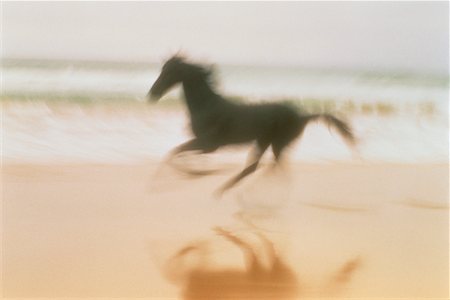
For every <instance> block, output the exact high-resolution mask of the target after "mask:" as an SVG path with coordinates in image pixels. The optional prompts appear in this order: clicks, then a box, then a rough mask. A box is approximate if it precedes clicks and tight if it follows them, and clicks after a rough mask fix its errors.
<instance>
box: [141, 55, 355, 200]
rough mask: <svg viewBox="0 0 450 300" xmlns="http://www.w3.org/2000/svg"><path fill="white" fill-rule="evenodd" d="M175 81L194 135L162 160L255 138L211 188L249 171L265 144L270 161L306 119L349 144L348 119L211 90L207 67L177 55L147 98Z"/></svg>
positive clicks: (154, 97) (210, 73) (351, 139)
mask: <svg viewBox="0 0 450 300" xmlns="http://www.w3.org/2000/svg"><path fill="white" fill-rule="evenodd" d="M179 83H181V84H182V87H183V92H184V98H185V101H186V105H187V108H188V112H189V116H190V119H191V129H192V133H193V135H194V138H193V139H191V140H189V141H187V142H185V143H183V144H181V145H179V146H178V147H176V148H174V149H173V150H172V151H171V152H170V154H169V156H168V159H167V161H170V160H172V159H173V158H174V157H176V156H178V155H180V154H181V153H183V152H186V151H200V152H201V153H211V152H214V151H216V150H217V149H219V148H220V147H223V146H227V145H238V144H247V143H251V142H254V143H255V146H254V147H253V149H252V150H251V152H250V154H249V157H248V161H247V164H246V166H245V167H244V169H243V170H242V171H241V172H239V173H238V174H237V175H235V176H233V177H232V178H231V179H229V180H228V181H227V182H226V183H225V184H224V185H223V186H222V187H221V188H220V189H219V190H218V191H217V192H218V194H219V195H221V194H222V193H224V192H225V191H227V190H229V189H230V188H232V187H233V186H235V185H236V184H237V183H238V182H240V181H241V180H242V179H243V178H245V177H247V176H248V175H250V174H252V173H253V172H255V171H256V169H257V168H258V165H259V162H260V159H261V157H262V155H263V154H264V152H265V151H266V150H267V149H268V148H269V146H271V147H272V152H273V155H274V158H275V163H276V164H277V163H279V162H280V159H281V157H282V155H283V153H284V150H285V149H286V147H287V146H288V145H289V144H291V143H292V142H293V141H294V140H295V139H297V138H299V137H300V136H301V135H302V133H303V131H304V129H305V127H306V125H307V124H309V123H310V122H311V121H314V120H320V121H322V122H324V123H325V124H327V125H328V126H329V127H333V128H335V129H336V130H337V132H338V133H339V134H340V135H341V136H342V137H343V139H344V140H345V141H346V142H347V144H349V145H350V146H353V145H354V144H355V137H354V135H353V133H352V129H351V127H350V125H349V124H347V123H346V122H344V121H342V120H340V119H338V118H337V117H335V116H333V115H331V114H305V113H300V112H299V111H298V110H297V109H296V108H294V107H292V106H290V105H288V104H286V103H258V104H245V103H236V102H234V101H232V100H230V99H227V98H226V97H224V96H222V95H220V94H219V93H218V92H217V91H216V88H215V85H214V81H213V71H212V69H211V68H208V67H206V66H204V65H201V64H197V63H192V62H190V61H189V60H187V59H186V58H185V57H182V56H179V55H175V56H173V57H171V58H170V59H168V60H167V61H166V62H165V63H164V65H163V67H162V69H161V73H160V75H159V76H158V78H157V79H156V81H155V82H154V83H153V85H152V87H151V88H150V90H149V92H148V94H147V98H148V99H149V101H150V102H157V101H158V100H159V99H160V98H161V97H162V96H163V95H164V94H165V93H167V91H169V90H170V89H171V88H172V87H174V86H175V85H177V84H179Z"/></svg>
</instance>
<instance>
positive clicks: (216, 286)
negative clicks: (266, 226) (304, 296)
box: [165, 228, 299, 300]
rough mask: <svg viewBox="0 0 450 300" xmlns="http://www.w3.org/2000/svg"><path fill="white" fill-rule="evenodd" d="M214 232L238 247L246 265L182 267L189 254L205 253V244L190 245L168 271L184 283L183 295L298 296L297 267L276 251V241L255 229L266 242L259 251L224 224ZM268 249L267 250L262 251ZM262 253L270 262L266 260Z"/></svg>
mask: <svg viewBox="0 0 450 300" xmlns="http://www.w3.org/2000/svg"><path fill="white" fill-rule="evenodd" d="M215 232H216V233H217V234H218V235H219V236H221V237H223V238H225V239H226V240H227V241H229V242H231V243H232V244H233V245H234V246H236V247H238V248H239V249H240V250H241V251H242V253H243V254H244V261H245V267H244V268H242V269H241V268H227V269H219V270H214V269H211V268H208V267H207V266H206V265H205V264H201V265H200V266H197V267H195V268H192V269H188V270H183V269H184V268H183V266H184V262H183V260H185V259H187V256H188V255H189V254H192V253H193V252H197V254H199V255H200V256H201V255H204V253H203V254H202V250H203V249H201V248H202V246H203V245H202V244H196V245H190V246H187V247H184V248H183V249H181V250H180V251H178V252H177V253H176V254H175V255H174V256H173V257H172V258H171V259H169V261H168V263H167V265H166V268H165V273H166V276H167V277H168V278H170V279H171V280H172V281H173V282H175V283H176V284H178V285H181V286H182V298H183V299H184V300H194V299H209V300H219V299H254V298H257V299H279V300H283V299H295V298H298V296H299V285H298V282H297V278H296V275H295V273H294V271H293V270H292V269H291V268H290V267H289V266H288V265H287V264H286V263H285V262H284V261H283V259H282V258H281V257H280V256H279V255H278V254H277V252H276V250H275V247H274V245H273V243H272V242H271V241H270V240H269V239H267V238H266V237H265V236H264V235H262V234H261V233H255V235H257V236H258V237H259V239H260V240H261V241H262V242H263V245H264V247H263V248H264V250H263V251H257V250H256V248H257V247H255V245H252V244H251V243H249V242H247V241H245V240H243V239H241V238H239V237H238V236H237V235H235V234H233V233H231V232H230V231H227V230H225V229H223V228H216V229H215ZM262 252H265V253H262ZM263 254H266V255H267V257H268V262H269V264H268V265H267V264H264V262H263Z"/></svg>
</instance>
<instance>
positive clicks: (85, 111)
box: [1, 60, 449, 163]
mask: <svg viewBox="0 0 450 300" xmlns="http://www.w3.org/2000/svg"><path fill="white" fill-rule="evenodd" d="M213 67H214V69H215V70H216V71H215V81H216V84H215V88H216V89H217V90H218V92H219V93H222V94H223V95H226V96H228V97H230V98H231V99H233V100H234V101H243V102H267V101H272V102H276V101H288V102H290V103H292V104H294V105H296V106H298V108H299V110H303V111H304V112H305V113H312V112H314V113H317V112H327V113H333V114H336V115H337V116H339V117H341V118H344V119H346V120H347V121H348V122H349V123H350V124H351V125H352V127H353V128H354V131H355V134H356V136H357V138H358V146H357V151H358V154H357V158H358V160H363V161H367V162H383V161H385V162H397V163H422V162H423V163H429V162H432V163H443V162H448V153H449V152H448V145H449V143H448V141H449V131H448V125H449V123H448V112H449V110H448V100H449V90H448V89H449V79H448V76H447V75H443V76H442V75H441V76H437V75H430V74H408V73H392V72H391V73H380V72H378V73H377V72H370V71H352V70H345V71H343V70H324V69H321V70H315V69H307V68H302V67H292V66H230V65H224V66H222V65H217V66H213ZM1 71H2V74H1V75H2V150H3V151H2V158H3V162H46V163H47V162H139V161H142V160H146V159H148V160H151V159H161V158H162V157H163V156H164V155H165V154H166V153H167V152H168V151H170V149H171V148H173V147H175V146H176V145H177V144H180V143H182V142H184V141H186V140H188V139H189V138H190V137H191V133H190V130H189V119H188V117H187V115H186V112H185V107H184V103H183V94H182V91H181V90H180V88H175V89H174V90H172V91H171V92H170V93H168V94H167V95H166V96H165V97H163V98H162V99H161V100H160V101H159V102H158V103H157V104H150V103H148V102H147V100H146V98H145V95H146V94H147V92H148V90H149V88H150V86H151V85H152V83H153V82H154V81H155V79H156V78H157V76H158V74H159V71H160V66H159V65H157V64H145V63H104V62H62V61H19V60H5V61H3V63H2V70H1ZM247 151H248V148H242V149H238V150H232V151H230V150H225V151H218V153H217V154H214V155H215V159H219V160H220V159H222V160H230V161H238V162H240V161H241V160H239V159H241V158H240V157H242V159H244V158H245V156H246V152H247ZM290 152H291V153H290V155H289V157H290V159H291V160H298V161H311V162H330V161H354V160H355V151H350V150H349V149H348V147H347V146H346V145H345V143H343V141H342V139H341V138H340V137H339V136H338V135H337V133H336V132H334V131H333V130H331V131H329V130H328V128H327V127H326V126H323V125H320V124H319V123H313V124H311V125H309V126H308V127H307V130H306V131H305V133H304V135H303V136H302V138H301V139H300V140H299V141H297V142H296V143H294V145H292V149H291V151H290ZM237 157H239V158H237ZM269 159H270V156H269ZM242 162H243V161H242Z"/></svg>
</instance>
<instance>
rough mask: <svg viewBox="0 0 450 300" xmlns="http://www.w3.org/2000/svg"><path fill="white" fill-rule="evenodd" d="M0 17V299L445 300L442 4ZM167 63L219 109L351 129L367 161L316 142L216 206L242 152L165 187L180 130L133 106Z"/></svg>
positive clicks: (86, 8) (445, 30) (164, 115)
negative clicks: (182, 70) (207, 82)
mask: <svg viewBox="0 0 450 300" xmlns="http://www.w3.org/2000/svg"><path fill="white" fill-rule="evenodd" d="M0 7H1V48H2V59H1V106H2V116H1V117H2V163H3V164H2V174H1V175H2V198H3V199H2V206H1V207H0V208H1V209H2V212H3V214H2V218H3V219H2V232H1V233H2V235H3V236H2V238H3V239H2V242H3V248H2V250H3V253H2V254H3V255H2V259H3V261H2V271H3V272H2V275H3V283H4V284H3V289H4V294H3V295H4V296H6V297H29V298H30V297H32V298H35V297H64V298H65V299H66V298H67V297H103V298H104V299H105V297H114V298H117V297H124V298H127V299H129V298H130V297H134V298H141V299H142V298H143V297H146V298H149V299H150V298H151V299H156V298H157V297H160V298H159V299H177V298H176V297H180V296H181V298H183V299H197V298H201V297H200V296H203V299H224V296H223V295H224V292H225V291H227V290H229V292H230V293H231V292H232V290H233V289H234V290H235V291H238V292H239V293H241V294H242V293H243V294H244V295H249V294H252V296H255V295H258V296H261V297H262V296H266V298H265V299H271V298H272V299H277V300H280V299H292V298H293V297H295V296H302V297H303V296H305V297H306V296H310V297H322V299H323V297H335V296H336V297H337V296H342V299H349V298H354V299H356V298H359V299H365V298H372V299H374V297H379V299H386V298H392V297H397V298H405V299H416V298H417V299H418V298H426V297H434V298H436V297H440V298H445V297H447V296H448V287H449V286H448V282H449V280H448V270H449V268H448V261H449V260H448V253H449V251H448V245H449V244H448V236H449V235H448V221H449V218H448V216H449V214H448V208H449V204H448V182H449V181H448V155H449V128H448V127H449V118H448V116H449V106H448V105H449V104H448V103H449V101H448V100H449V26H448V25H449V3H448V2H445V1H441V2H425V1H423V2H391V1H380V2H143V1H142V2H137V1H136V2H127V1H123V2H122V1H119V2H56V1H54V2H5V1H2V2H1V3H0ZM178 52H181V53H183V54H184V55H186V56H187V57H188V59H190V60H192V61H193V62H198V63H202V64H206V65H213V66H214V68H215V79H216V81H217V89H218V92H219V93H221V94H223V95H225V96H228V97H229V98H230V99H233V100H236V101H242V102H249V103H254V102H260V101H262V102H266V101H273V102H277V101H287V102H290V103H291V104H293V105H295V106H297V107H298V109H299V110H302V111H304V112H305V113H321V112H328V113H332V114H334V115H336V116H338V117H339V118H342V119H345V120H347V121H348V122H349V123H350V124H351V125H352V127H353V128H354V131H355V134H356V136H357V138H358V140H359V143H358V150H359V154H360V158H361V160H356V159H354V158H355V157H353V156H352V152H351V151H350V150H349V149H348V147H347V146H346V145H345V144H344V143H343V141H342V139H341V138H340V137H339V136H338V135H336V134H334V133H333V132H331V133H330V131H329V130H328V128H326V126H323V125H321V124H311V125H308V127H307V128H306V131H305V133H304V135H303V137H302V139H301V142H298V143H296V145H294V146H293V147H292V151H291V155H290V157H288V159H287V160H288V161H289V162H290V163H289V164H286V168H287V169H282V170H283V171H286V172H278V173H277V172H272V173H271V172H269V170H268V168H266V169H264V168H262V169H263V170H261V171H258V172H257V173H256V174H255V175H254V176H253V175H252V177H251V178H249V179H248V180H246V181H245V182H244V183H242V184H241V185H240V186H238V187H236V189H233V190H232V191H230V194H227V195H225V200H224V201H216V200H217V199H213V197H212V193H213V191H214V189H216V188H217V187H219V186H220V185H221V184H223V183H224V182H225V180H227V179H229V177H231V176H232V174H234V172H237V171H238V170H240V168H241V167H242V165H243V163H244V160H245V157H246V156H247V152H248V147H245V148H243V149H236V150H234V149H230V150H222V149H220V151H217V152H216V153H213V154H208V155H210V156H207V157H202V159H198V160H197V161H194V163H198V164H202V166H201V167H205V168H209V167H211V169H217V166H219V169H221V168H222V167H223V170H224V172H223V173H218V174H215V175H211V176H206V177H203V178H201V179H198V180H192V178H188V179H187V178H185V177H182V175H180V174H178V173H176V172H173V170H170V168H167V169H163V170H162V171H161V169H159V168H160V166H161V161H162V158H163V157H164V156H165V155H166V154H167V152H168V151H169V150H170V149H172V148H173V147H175V146H176V145H178V144H180V143H182V142H185V141H186V140H188V139H189V138H190V135H191V133H190V131H189V126H188V124H189V119H188V118H187V116H186V114H185V105H184V101H183V97H182V96H183V95H182V91H181V89H180V88H179V87H178V88H175V89H174V90H173V91H171V92H170V93H168V94H167V95H165V96H164V97H163V98H162V99H161V100H160V101H159V102H158V103H157V104H153V103H152V104H150V103H148V102H147V99H145V95H146V94H147V92H148V90H149V89H150V87H151V85H152V84H153V83H154V81H155V79H156V78H157V76H158V75H159V72H160V69H161V66H162V64H163V63H164V61H165V60H166V59H168V58H169V57H171V56H172V55H174V54H175V53H178ZM267 152H268V154H267V157H265V158H264V159H265V160H266V161H267V160H270V159H271V158H272V157H271V153H269V152H270V151H267ZM205 162H206V164H210V165H208V166H204V164H205ZM228 167H229V168H228ZM227 168H228V169H227ZM226 172H228V173H226ZM212 228H215V230H214V231H212V230H211V229H212ZM275 250H276V251H275ZM251 253H254V254H255V257H256V262H259V263H260V264H261V266H262V267H261V268H260V269H251V268H250V267H249V266H250V265H251V264H252V262H253V261H252V259H251ZM243 255H244V256H243ZM245 255H247V256H245ZM167 264H168V265H169V268H167ZM254 266H255V267H258V265H257V264H254ZM270 266H271V268H270ZM165 267H166V269H165ZM187 267H193V268H191V269H189V268H187ZM184 268H186V269H184ZM233 268H234V269H233ZM258 268H259V267H258ZM230 269H232V270H233V272H231V273H230V272H229V270H230ZM255 270H256V271H255ZM180 271H185V272H184V273H183V272H180ZM190 271H192V272H190ZM164 272H165V273H166V274H164ZM167 273H168V274H167ZM230 274H231V275H230ZM252 274H257V275H258V276H256V277H257V278H259V279H261V278H262V280H259V281H258V280H256V281H255V280H253V281H252V280H248V278H249V277H250V275H252ZM164 275H166V276H164ZM180 275H183V276H180ZM191 275H192V276H191ZM177 276H178V277H179V278H178V279H179V282H178V285H177V284H175V285H172V284H170V283H169V280H168V279H174V278H175V279H176V277H177ZM205 278H206V279H205ZM211 278H213V279H211ZM253 278H255V277H253ZM267 278H269V279H267ZM266 279H267V280H266ZM180 282H181V283H180ZM327 284H328V285H327ZM268 287H269V289H267V288H268ZM1 288H2V287H0V289H1ZM189 292H190V293H191V294H189ZM205 292H206V293H207V292H210V293H213V294H214V295H215V296H214V295H213V296H214V297H213V296H211V294H209V295H207V296H205ZM183 293H184V294H183ZM230 293H229V294H228V296H229V295H232V296H230V297H231V298H237V297H234V296H236V294H232V293H231V294H230ZM196 296H197V298H196ZM230 297H229V298H227V299H231V298H230ZM97 299H98V298H97ZM310 299H311V298H310Z"/></svg>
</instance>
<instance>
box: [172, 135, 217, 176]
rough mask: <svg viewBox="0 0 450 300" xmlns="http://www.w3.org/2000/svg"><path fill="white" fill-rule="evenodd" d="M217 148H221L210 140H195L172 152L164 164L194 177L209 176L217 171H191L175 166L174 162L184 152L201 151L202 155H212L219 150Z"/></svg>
mask: <svg viewBox="0 0 450 300" xmlns="http://www.w3.org/2000/svg"><path fill="white" fill-rule="evenodd" d="M217 148H219V147H218V146H217V145H215V144H214V143H212V142H211V141H210V140H206V139H199V138H195V139H192V140H189V141H187V142H185V143H183V144H181V145H179V146H177V147H175V148H174V149H173V150H172V151H170V153H169V155H168V157H167V158H166V159H165V160H164V162H165V163H167V164H169V165H170V166H172V167H174V168H175V169H177V170H179V171H182V172H183V173H186V174H189V175H193V176H202V175H208V174H211V173H214V172H216V170H190V169H188V168H185V167H182V166H180V165H177V164H174V162H173V160H174V158H176V157H177V156H179V155H180V154H182V153H183V152H187V151H201V152H202V153H210V152H213V151H215V150H217Z"/></svg>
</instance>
